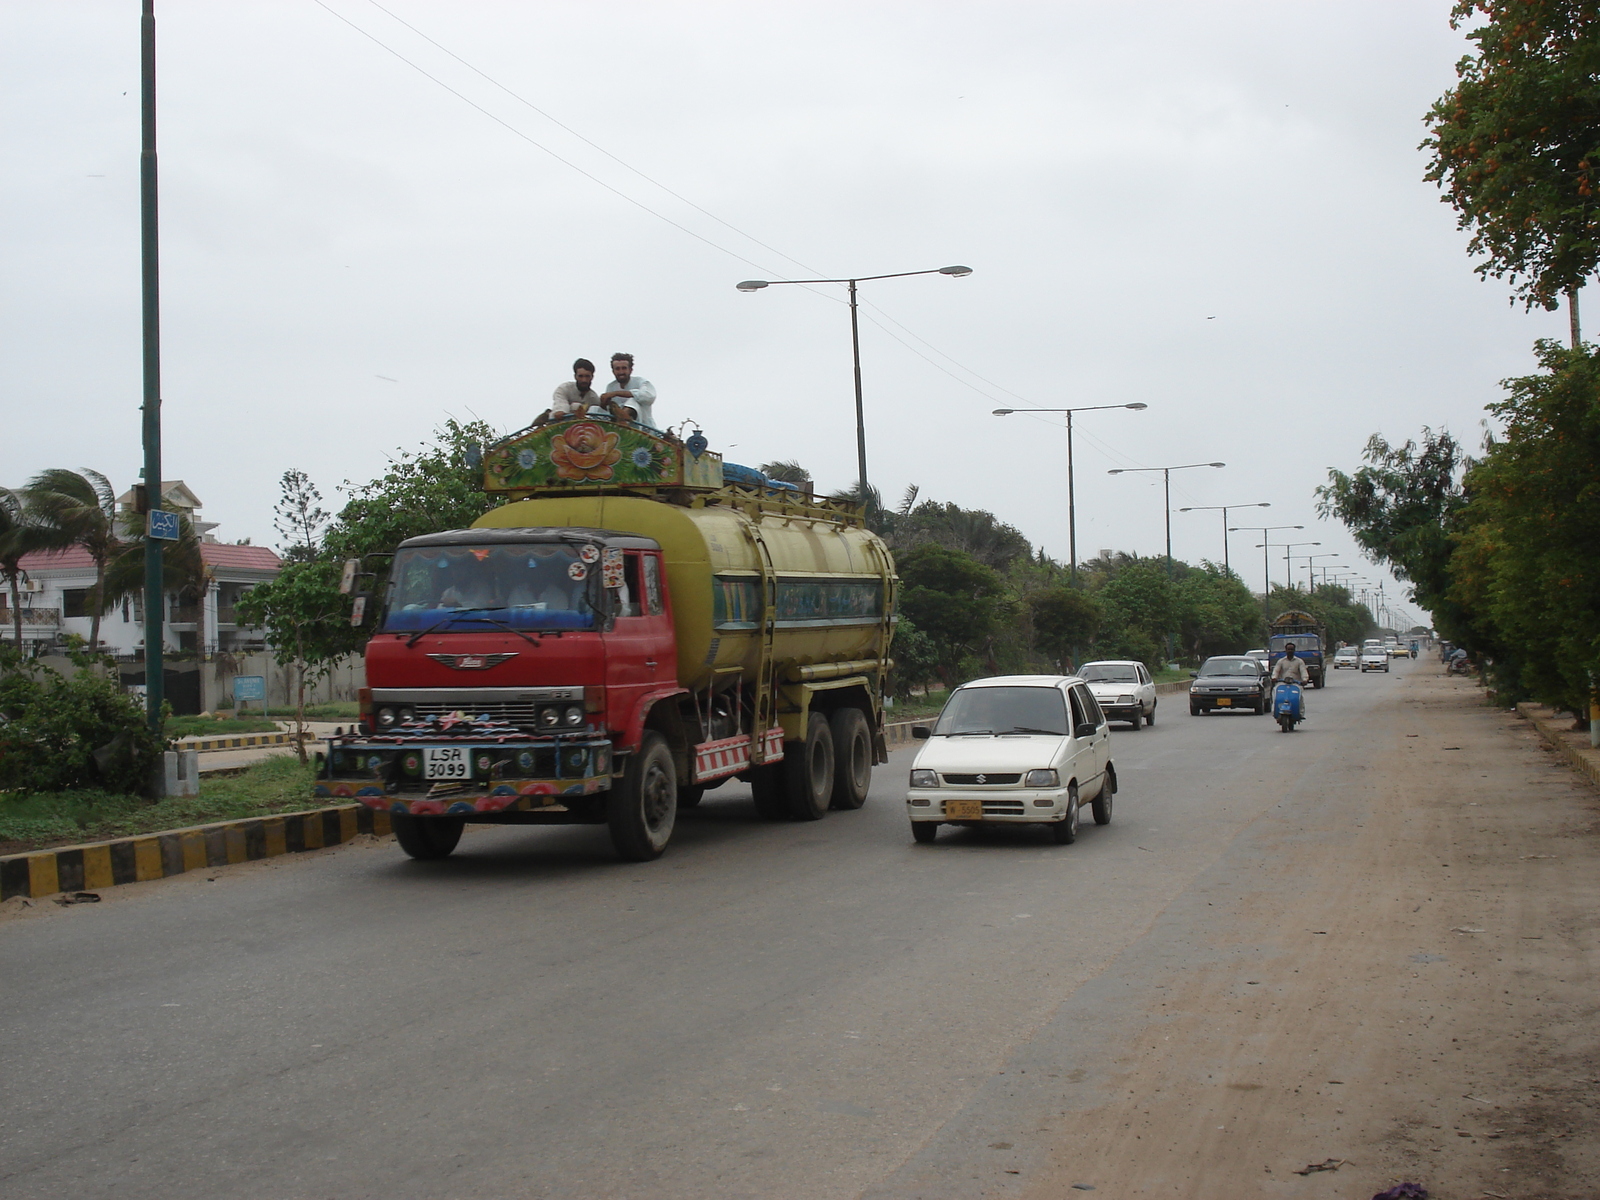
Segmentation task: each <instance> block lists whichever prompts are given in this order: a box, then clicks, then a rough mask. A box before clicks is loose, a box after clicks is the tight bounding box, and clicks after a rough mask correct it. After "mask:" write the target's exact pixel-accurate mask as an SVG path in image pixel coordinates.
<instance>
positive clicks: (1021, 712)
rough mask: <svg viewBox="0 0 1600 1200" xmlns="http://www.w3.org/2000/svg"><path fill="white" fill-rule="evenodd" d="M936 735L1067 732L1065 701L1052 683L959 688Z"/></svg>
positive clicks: (942, 714) (947, 705) (940, 719)
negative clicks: (1040, 685) (1037, 685)
mask: <svg viewBox="0 0 1600 1200" xmlns="http://www.w3.org/2000/svg"><path fill="white" fill-rule="evenodd" d="M933 732H934V735H935V736H936V737H950V736H953V735H955V734H960V733H1056V734H1065V733H1066V732H1067V704H1066V700H1065V698H1064V697H1063V696H1062V694H1061V692H1060V690H1059V689H1058V688H1053V687H974V688H959V689H958V690H957V691H956V694H955V695H953V696H951V697H950V701H949V703H947V704H946V705H945V706H944V711H943V712H942V713H940V714H939V723H938V724H937V725H935V726H934V727H933Z"/></svg>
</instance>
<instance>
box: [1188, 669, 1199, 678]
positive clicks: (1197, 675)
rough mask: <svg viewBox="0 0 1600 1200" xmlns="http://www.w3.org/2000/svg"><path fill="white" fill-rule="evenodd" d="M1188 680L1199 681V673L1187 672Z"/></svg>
mask: <svg viewBox="0 0 1600 1200" xmlns="http://www.w3.org/2000/svg"><path fill="white" fill-rule="evenodd" d="M1189 678H1190V679H1199V678H1200V672H1199V671H1190V672H1189Z"/></svg>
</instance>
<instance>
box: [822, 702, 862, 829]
mask: <svg viewBox="0 0 1600 1200" xmlns="http://www.w3.org/2000/svg"><path fill="white" fill-rule="evenodd" d="M828 728H829V731H830V732H831V733H832V734H833V798H832V800H830V801H829V804H828V807H829V808H838V809H855V808H860V807H861V806H862V805H863V804H865V803H866V802H867V792H868V790H870V789H871V787H872V736H871V732H870V731H869V730H868V728H867V718H866V717H865V716H863V715H862V712H861V710H860V709H859V708H841V709H837V710H835V711H834V713H833V715H832V716H831V717H829V718H828Z"/></svg>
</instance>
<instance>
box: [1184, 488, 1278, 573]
mask: <svg viewBox="0 0 1600 1200" xmlns="http://www.w3.org/2000/svg"><path fill="white" fill-rule="evenodd" d="M1271 507H1272V505H1271V504H1270V503H1268V502H1267V501H1265V500H1258V501H1256V503H1254V504H1191V505H1190V506H1189V507H1188V508H1180V509H1179V510H1178V511H1179V512H1220V513H1221V514H1222V569H1223V570H1224V571H1231V570H1232V569H1233V568H1232V567H1231V566H1230V565H1229V563H1228V510H1229V509H1230V508H1271Z"/></svg>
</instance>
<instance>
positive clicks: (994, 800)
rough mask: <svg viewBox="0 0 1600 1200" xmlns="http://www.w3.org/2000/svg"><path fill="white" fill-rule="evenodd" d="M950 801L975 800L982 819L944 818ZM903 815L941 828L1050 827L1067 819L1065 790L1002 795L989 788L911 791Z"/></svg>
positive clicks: (1008, 791)
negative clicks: (932, 823) (980, 808)
mask: <svg viewBox="0 0 1600 1200" xmlns="http://www.w3.org/2000/svg"><path fill="white" fill-rule="evenodd" d="M952 800H954V801H958V802H959V801H974V800H975V801H977V802H978V803H979V804H981V805H982V812H983V815H982V816H981V817H978V818H973V817H951V816H947V815H946V811H947V810H946V807H945V806H946V803H947V802H948V801H952ZM1040 801H1044V803H1039V802H1040ZM906 814H907V815H908V816H909V817H910V818H911V819H912V820H913V821H933V822H937V823H939V824H943V825H979V824H988V823H990V822H994V823H996V824H1008V825H1036V824H1038V823H1040V822H1047V823H1053V822H1056V821H1064V820H1066V819H1067V789H1066V788H1048V789H1044V788H1006V789H1004V790H1003V791H1002V790H997V789H992V788H991V789H986V790H984V791H976V790H972V789H967V788H912V789H911V790H910V791H908V792H907V793H906Z"/></svg>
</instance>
